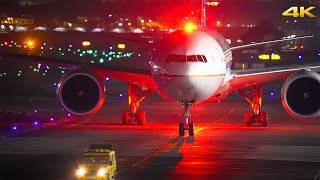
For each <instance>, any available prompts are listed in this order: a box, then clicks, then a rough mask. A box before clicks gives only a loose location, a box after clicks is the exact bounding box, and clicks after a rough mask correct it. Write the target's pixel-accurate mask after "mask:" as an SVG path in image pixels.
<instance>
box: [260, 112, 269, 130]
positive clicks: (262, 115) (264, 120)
mask: <svg viewBox="0 0 320 180" xmlns="http://www.w3.org/2000/svg"><path fill="white" fill-rule="evenodd" d="M259 119H260V121H261V126H262V127H267V126H268V114H267V113H266V112H261V113H260V114H259Z"/></svg>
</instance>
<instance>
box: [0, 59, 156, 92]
mask: <svg viewBox="0 0 320 180" xmlns="http://www.w3.org/2000/svg"><path fill="white" fill-rule="evenodd" d="M0 61H4V62H9V63H20V64H21V63H27V64H30V63H37V64H39V63H40V64H41V66H42V65H44V66H46V65H49V66H55V67H62V68H66V69H70V70H74V69H79V68H81V67H84V68H88V69H90V70H91V71H93V72H95V73H97V75H104V76H107V77H109V78H113V79H117V80H121V81H125V82H129V83H134V84H137V85H140V86H144V87H147V88H150V89H153V90H155V91H157V87H156V85H155V82H154V81H153V79H152V77H151V73H150V72H151V71H150V69H148V68H146V67H137V66H134V65H132V64H131V65H130V64H125V63H121V64H119V63H106V64H104V65H99V64H91V63H89V62H87V61H81V60H70V59H59V58H53V57H44V56H35V55H27V54H14V53H6V54H0Z"/></svg>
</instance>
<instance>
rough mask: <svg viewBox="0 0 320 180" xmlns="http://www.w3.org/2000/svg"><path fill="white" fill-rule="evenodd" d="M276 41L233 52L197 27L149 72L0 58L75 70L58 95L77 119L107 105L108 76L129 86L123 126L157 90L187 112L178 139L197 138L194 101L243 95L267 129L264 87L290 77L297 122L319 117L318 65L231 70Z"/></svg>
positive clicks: (172, 42)
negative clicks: (240, 56) (245, 53)
mask: <svg viewBox="0 0 320 180" xmlns="http://www.w3.org/2000/svg"><path fill="white" fill-rule="evenodd" d="M299 38H300V37H298V38H293V39H299ZM301 38H305V37H301ZM293 39H282V40H277V41H279V42H281V41H286V40H293ZM277 41H268V42H261V43H255V44H248V45H244V46H240V47H232V48H230V47H229V45H228V43H227V41H226V39H225V38H224V37H223V36H222V35H220V34H219V33H218V32H216V31H214V30H209V29H205V28H199V29H195V30H194V31H192V32H187V31H184V30H181V31H176V32H173V33H170V34H168V35H167V36H165V37H164V38H162V39H161V40H160V41H159V42H158V43H157V46H156V48H155V53H154V56H153V58H152V60H151V63H150V68H149V69H145V70H141V69H138V68H136V69H134V68H131V69H127V68H121V67H115V66H114V67H113V66H109V67H108V66H106V67H103V66H98V65H95V64H89V63H86V64H81V63H79V62H75V61H67V60H61V61H58V60H57V59H52V58H51V59H50V58H48V57H41V56H39V57H38V56H28V55H19V54H9V53H8V54H2V55H0V60H8V61H14V60H18V61H20V60H24V61H26V60H30V61H31V60H36V62H41V63H46V64H50V63H51V64H56V65H59V66H62V67H66V68H69V69H71V70H72V71H71V72H70V73H69V74H67V75H65V76H64V77H63V78H62V79H61V80H60V82H59V84H58V87H57V97H58V101H59V102H60V104H61V106H62V108H63V109H64V110H65V111H67V112H68V113H71V114H74V115H77V116H86V115H92V114H94V113H96V112H97V111H98V110H99V109H100V107H101V106H102V105H103V103H104V99H105V87H104V85H103V80H104V79H105V78H106V77H110V78H114V79H118V80H121V81H126V82H128V102H129V110H125V111H124V112H123V118H122V123H123V124H128V123H129V122H137V123H138V124H141V125H142V124H144V123H145V111H143V110H138V108H139V103H140V102H141V101H142V100H143V99H144V98H145V97H146V96H148V94H149V93H150V92H152V91H156V92H158V93H159V94H160V95H161V96H162V97H163V98H165V99H169V100H173V101H178V102H179V103H180V104H182V106H183V108H184V113H183V115H182V117H183V118H182V119H183V122H181V123H180V124H179V135H181V136H183V135H184V134H185V130H188V131H189V135H194V124H193V123H192V122H191V121H190V120H191V119H190V118H191V114H190V108H191V107H192V106H193V105H195V103H200V102H202V101H206V100H212V101H214V100H220V99H223V98H225V97H227V95H228V94H229V93H230V92H233V91H238V92H240V94H242V95H243V96H244V97H245V99H246V100H247V101H248V102H249V104H250V105H251V108H252V110H251V111H250V112H246V113H245V125H246V126H251V125H253V124H258V125H261V126H268V115H267V113H266V112H263V111H261V106H262V84H263V83H266V82H269V81H274V80H279V79H286V81H285V82H284V84H283V87H282V91H281V101H282V104H283V106H284V108H285V109H286V111H287V112H288V113H289V114H290V115H292V116H294V117H296V118H299V119H313V118H317V117H319V115H320V93H319V92H320V74H319V73H318V72H319V71H320V63H315V64H308V65H302V66H297V65H290V66H282V67H273V68H264V69H243V70H232V69H231V62H232V51H233V50H235V49H240V48H246V47H251V46H256V45H261V44H267V43H274V42H277ZM247 87H251V88H250V90H249V91H247V92H245V91H244V90H242V89H243V88H246V89H247ZM250 94H251V95H250Z"/></svg>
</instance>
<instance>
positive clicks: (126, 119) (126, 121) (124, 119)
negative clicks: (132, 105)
mask: <svg viewBox="0 0 320 180" xmlns="http://www.w3.org/2000/svg"><path fill="white" fill-rule="evenodd" d="M129 118H130V112H129V111H128V110H124V111H123V114H122V124H124V125H126V124H129Z"/></svg>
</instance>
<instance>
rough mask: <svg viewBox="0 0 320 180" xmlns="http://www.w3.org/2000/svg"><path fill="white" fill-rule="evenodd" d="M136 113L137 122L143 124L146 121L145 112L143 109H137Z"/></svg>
mask: <svg viewBox="0 0 320 180" xmlns="http://www.w3.org/2000/svg"><path fill="white" fill-rule="evenodd" d="M137 115H138V124H139V125H144V124H145V123H146V112H145V111H143V110H139V111H138V113H137Z"/></svg>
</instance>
